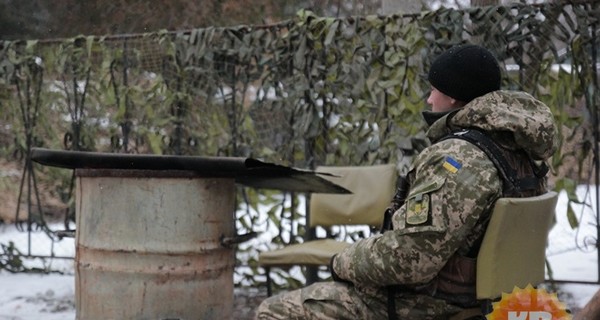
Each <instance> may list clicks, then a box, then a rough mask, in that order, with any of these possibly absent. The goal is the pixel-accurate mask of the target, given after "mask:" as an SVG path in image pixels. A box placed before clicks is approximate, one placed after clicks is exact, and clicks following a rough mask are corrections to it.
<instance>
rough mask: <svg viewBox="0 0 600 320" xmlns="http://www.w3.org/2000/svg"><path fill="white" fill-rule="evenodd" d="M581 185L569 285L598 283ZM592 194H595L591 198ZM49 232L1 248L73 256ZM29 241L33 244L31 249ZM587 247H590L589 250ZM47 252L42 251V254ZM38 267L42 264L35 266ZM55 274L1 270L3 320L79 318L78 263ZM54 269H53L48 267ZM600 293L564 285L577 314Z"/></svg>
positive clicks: (9, 229)
mask: <svg viewBox="0 0 600 320" xmlns="http://www.w3.org/2000/svg"><path fill="white" fill-rule="evenodd" d="M586 189H587V188H583V187H581V188H580V189H579V190H578V194H579V196H580V198H581V199H585V200H586V202H587V203H588V204H590V206H579V207H576V208H575V212H576V214H577V216H578V219H579V221H580V225H581V226H580V228H579V229H578V230H577V231H574V230H572V229H571V228H570V227H569V224H568V222H567V220H566V201H567V199H566V195H564V194H561V196H560V198H559V203H558V206H557V222H558V223H557V225H556V226H555V227H554V228H553V229H552V231H551V233H550V237H549V247H548V251H547V256H548V260H549V262H550V265H551V267H552V269H553V277H554V279H557V280H563V281H584V282H597V281H598V262H597V261H598V257H597V256H598V253H597V251H596V249H595V248H594V246H593V245H590V244H593V243H594V241H595V240H594V239H595V238H596V228H595V225H596V217H595V214H594V212H595V211H594V209H593V207H595V203H594V202H593V201H591V198H592V195H594V192H595V191H594V189H591V190H586ZM588 192H591V194H589V193H588ZM46 239H47V237H46V236H45V235H44V234H43V233H37V234H33V236H32V237H31V241H29V238H28V234H27V233H26V232H20V231H18V230H16V229H15V227H14V226H12V225H0V244H7V243H8V242H9V241H13V242H14V243H15V244H16V246H17V247H18V248H19V250H20V251H21V252H22V253H29V254H32V255H36V254H38V255H48V254H49V253H50V252H54V255H56V256H71V257H72V256H73V255H74V252H75V244H74V241H73V239H63V240H61V241H60V242H55V243H54V244H51V243H48V241H47V240H46ZM28 243H31V244H32V245H31V246H29V245H28ZM586 243H587V244H588V246H586ZM39 250H41V251H39ZM31 263H33V265H34V266H35V264H36V263H37V264H38V266H41V265H40V262H36V261H33V262H31ZM50 263H51V265H50V266H49V267H51V268H52V269H53V270H60V271H62V272H63V273H64V274H49V275H39V274H24V273H19V274H12V273H8V272H6V271H0V320H9V319H10V320H40V319H41V320H72V319H75V307H74V306H75V298H74V269H73V261H72V260H65V259H54V260H52V261H51V262H50ZM46 267H48V265H46ZM599 289H600V285H596V284H561V285H560V287H559V291H558V294H559V299H560V300H561V301H562V302H564V303H566V304H567V305H568V306H569V307H570V308H572V309H573V310H576V309H578V308H581V307H582V306H583V305H585V304H586V303H587V302H588V301H589V299H590V298H591V296H592V295H593V294H594V293H595V292H596V291H597V290H599Z"/></svg>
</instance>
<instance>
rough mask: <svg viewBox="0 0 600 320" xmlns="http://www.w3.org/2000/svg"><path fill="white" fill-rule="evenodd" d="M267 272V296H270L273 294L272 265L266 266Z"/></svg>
mask: <svg viewBox="0 0 600 320" xmlns="http://www.w3.org/2000/svg"><path fill="white" fill-rule="evenodd" d="M265 272H266V274H267V297H270V296H271V295H272V294H273V291H272V289H271V267H265Z"/></svg>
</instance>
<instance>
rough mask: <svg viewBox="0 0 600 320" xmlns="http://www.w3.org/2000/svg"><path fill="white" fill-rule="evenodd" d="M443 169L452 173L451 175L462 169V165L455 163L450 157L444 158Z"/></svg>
mask: <svg viewBox="0 0 600 320" xmlns="http://www.w3.org/2000/svg"><path fill="white" fill-rule="evenodd" d="M443 166H444V169H446V170H448V171H450V172H452V173H457V172H458V170H460V168H462V164H461V163H460V162H458V161H456V160H455V159H454V158H452V157H446V160H444V164H443Z"/></svg>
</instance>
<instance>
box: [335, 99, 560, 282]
mask: <svg viewBox="0 0 600 320" xmlns="http://www.w3.org/2000/svg"><path fill="white" fill-rule="evenodd" d="M465 128H478V129H480V130H482V131H484V132H486V133H487V134H488V135H489V136H491V137H492V138H493V139H494V141H496V143H498V144H500V145H501V146H503V147H504V148H509V149H514V150H517V149H523V150H525V151H526V152H527V153H528V154H529V156H530V157H531V158H533V159H535V160H546V159H548V158H549V157H550V156H551V155H552V154H553V153H554V152H555V150H556V148H557V146H558V137H557V132H558V131H557V128H556V125H555V123H554V119H553V116H552V113H551V111H550V109H549V108H548V107H547V106H546V105H544V104H543V103H541V102H540V101H538V100H536V99H535V98H533V97H532V96H530V95H528V94H526V93H523V92H513V91H496V92H492V93H489V94H487V95H484V96H482V97H479V98H476V99H475V100H473V101H471V102H470V103H469V104H467V105H466V106H464V107H463V108H461V109H459V110H458V111H456V112H452V113H450V114H448V115H446V116H444V117H442V118H441V119H439V120H437V121H436V122H435V123H433V124H432V126H431V127H430V128H429V130H428V132H427V135H428V137H429V139H430V140H431V141H432V143H433V144H432V145H431V146H429V147H427V148H426V149H424V150H423V151H422V152H421V153H420V154H419V155H418V156H417V157H416V158H415V161H414V162H413V164H412V166H411V169H410V172H409V175H408V179H409V181H410V185H411V187H410V190H409V193H408V196H407V200H406V202H405V203H404V205H402V206H401V207H400V209H398V210H397V211H395V213H394V214H393V216H392V226H393V228H392V230H390V231H387V232H385V233H383V234H379V235H376V236H373V237H370V238H367V239H363V240H360V241H358V242H356V243H354V244H353V245H352V246H350V247H348V248H347V249H346V250H344V251H342V252H341V253H339V254H338V255H336V257H335V258H334V259H333V261H332V264H331V267H332V268H333V272H334V273H335V274H336V275H337V277H339V278H341V279H344V280H347V281H350V282H352V283H354V284H355V285H357V286H359V287H365V288H368V287H371V288H373V287H384V286H389V285H404V286H416V285H420V284H424V283H427V282H429V281H430V280H432V279H433V278H434V277H435V276H436V275H437V274H438V272H439V271H440V270H441V268H442V267H443V266H444V265H445V264H446V262H447V261H448V259H449V258H450V257H451V256H452V255H454V254H455V253H459V254H460V253H466V251H467V250H469V248H470V244H471V241H470V239H475V238H477V237H478V235H480V234H481V233H482V232H484V230H477V227H476V226H478V224H477V221H478V219H479V218H480V217H481V216H482V215H483V214H485V213H487V212H489V210H491V208H492V206H493V204H494V202H495V200H496V199H497V198H498V197H500V196H501V194H502V180H501V178H500V177H499V174H498V171H497V170H496V168H495V167H494V164H493V163H492V162H491V160H490V159H489V158H488V157H487V156H486V154H485V153H484V152H483V151H481V150H480V149H479V148H477V147H476V146H475V145H473V144H471V143H469V142H467V141H464V140H460V139H446V140H442V141H439V142H437V141H438V140H439V139H441V138H442V137H444V136H446V135H447V134H448V133H450V132H455V131H458V130H461V129H465ZM436 142H437V143H436Z"/></svg>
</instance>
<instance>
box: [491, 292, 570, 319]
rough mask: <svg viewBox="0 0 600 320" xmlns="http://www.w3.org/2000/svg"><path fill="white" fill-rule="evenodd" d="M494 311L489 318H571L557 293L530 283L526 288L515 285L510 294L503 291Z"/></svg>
mask: <svg viewBox="0 0 600 320" xmlns="http://www.w3.org/2000/svg"><path fill="white" fill-rule="evenodd" d="M492 306H493V308H494V311H492V313H490V314H488V315H487V316H486V317H487V319H489V320H570V319H571V315H570V314H569V313H567V311H566V307H565V305H564V304H563V303H561V302H560V301H558V297H557V296H556V293H553V294H549V293H547V292H546V290H543V289H534V288H533V287H532V286H531V285H528V286H527V287H526V288H525V289H519V288H518V287H515V288H514V289H513V292H512V293H510V294H506V293H502V299H500V301H498V302H494V303H493V304H492Z"/></svg>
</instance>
